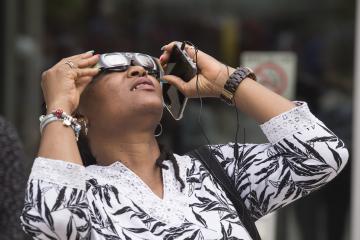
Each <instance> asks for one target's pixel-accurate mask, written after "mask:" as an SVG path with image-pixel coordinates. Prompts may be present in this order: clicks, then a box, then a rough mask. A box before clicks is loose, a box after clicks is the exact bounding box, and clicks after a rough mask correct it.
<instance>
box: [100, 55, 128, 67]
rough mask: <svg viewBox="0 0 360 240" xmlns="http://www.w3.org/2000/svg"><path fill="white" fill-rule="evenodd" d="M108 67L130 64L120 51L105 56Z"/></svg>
mask: <svg viewBox="0 0 360 240" xmlns="http://www.w3.org/2000/svg"><path fill="white" fill-rule="evenodd" d="M103 60H104V63H105V64H106V65H107V66H108V67H116V66H124V65H127V64H128V61H127V59H126V57H125V56H124V55H122V54H119V53H113V54H107V55H105V56H104V58H103Z"/></svg>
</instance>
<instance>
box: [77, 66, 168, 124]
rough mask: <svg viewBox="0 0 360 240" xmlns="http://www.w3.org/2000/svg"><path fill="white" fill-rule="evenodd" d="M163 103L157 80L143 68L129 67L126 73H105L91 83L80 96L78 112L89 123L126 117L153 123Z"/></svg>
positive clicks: (108, 121)
mask: <svg viewBox="0 0 360 240" xmlns="http://www.w3.org/2000/svg"><path fill="white" fill-rule="evenodd" d="M162 102H163V99H162V91H161V86H160V83H159V81H158V80H157V79H156V78H155V77H153V76H151V75H148V74H147V72H146V70H145V69H144V68H143V67H141V66H130V67H129V68H128V69H127V70H126V71H125V72H111V73H106V74H104V75H102V76H99V77H98V79H96V80H95V81H94V82H93V83H90V84H89V85H88V87H87V88H86V89H85V91H84V92H83V94H82V95H81V98H80V113H81V114H83V115H85V116H86V117H87V118H88V119H89V122H90V124H91V125H92V124H93V123H94V124H100V125H104V124H106V123H108V124H111V122H112V121H115V122H116V123H117V122H124V121H125V122H126V121H129V119H131V121H133V123H137V121H139V120H140V121H139V122H143V123H144V124H155V125H156V124H157V123H158V122H159V121H160V119H161V116H162V111H163V104H162ZM150 116H152V117H150ZM144 121H145V122H144ZM146 121H149V122H148V123H147V122H146Z"/></svg>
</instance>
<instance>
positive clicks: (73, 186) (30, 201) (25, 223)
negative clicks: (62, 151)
mask: <svg viewBox="0 0 360 240" xmlns="http://www.w3.org/2000/svg"><path fill="white" fill-rule="evenodd" d="M20 219H21V223H22V227H23V229H24V231H25V232H26V233H27V234H29V235H30V236H32V237H33V238H35V239H88V237H89V234H90V221H89V210H88V201H87V198H86V192H85V168H84V167H83V166H80V165H77V164H72V163H68V162H65V161H61V160H52V159H46V158H36V159H35V162H34V165H33V167H32V170H31V174H30V177H29V180H28V183H27V188H26V193H25V204H24V209H23V211H22V215H21V217H20Z"/></svg>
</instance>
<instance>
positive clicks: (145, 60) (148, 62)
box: [136, 54, 156, 69]
mask: <svg viewBox="0 0 360 240" xmlns="http://www.w3.org/2000/svg"><path fill="white" fill-rule="evenodd" d="M136 60H137V62H138V63H139V64H140V65H141V66H143V67H144V68H147V69H155V68H156V65H155V63H154V60H153V59H152V58H151V57H150V56H148V55H145V54H137V55H136Z"/></svg>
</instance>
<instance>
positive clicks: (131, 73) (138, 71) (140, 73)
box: [127, 66, 148, 78]
mask: <svg viewBox="0 0 360 240" xmlns="http://www.w3.org/2000/svg"><path fill="white" fill-rule="evenodd" d="M147 74H148V72H147V71H146V70H145V69H144V68H143V67H141V66H131V67H130V68H129V69H128V71H127V75H128V77H129V78H130V77H144V76H146V75H147Z"/></svg>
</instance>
